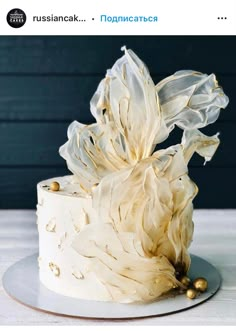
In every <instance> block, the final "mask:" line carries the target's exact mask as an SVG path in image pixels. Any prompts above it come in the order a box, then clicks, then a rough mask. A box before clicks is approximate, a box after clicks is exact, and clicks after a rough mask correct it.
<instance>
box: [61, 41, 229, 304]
mask: <svg viewBox="0 0 236 331" xmlns="http://www.w3.org/2000/svg"><path fill="white" fill-rule="evenodd" d="M123 50H124V52H125V54H124V56H122V57H121V58H120V59H118V61H117V62H116V63H115V64H114V66H113V67H112V68H111V69H110V70H108V71H107V74H106V77H105V78H104V79H103V80H102V81H101V83H100V84H99V86H98V89H97V91H96V92H95V94H94V96H93V98H92V99H91V104H90V106H91V113H92V114H93V116H94V117H95V119H96V123H94V124H91V125H83V124H81V123H78V122H73V123H72V124H71V125H70V127H69V129H68V141H67V142H66V144H65V145H63V146H62V147H61V148H60V155H61V156H62V157H63V158H64V159H65V160H66V162H67V165H68V168H69V169H70V171H71V172H72V173H73V174H74V181H75V182H77V183H78V184H79V185H80V190H81V194H85V196H86V195H91V197H92V201H93V208H94V209H95V211H96V213H97V215H98V217H97V222H95V223H93V224H88V225H86V226H85V227H84V228H83V229H82V230H81V231H80V232H79V233H78V234H77V235H76V236H75V239H74V241H73V244H72V246H73V248H74V249H75V250H76V251H77V252H78V254H80V255H82V256H84V257H87V258H88V259H90V268H89V271H90V272H93V273H94V274H96V276H97V278H98V279H99V281H100V282H101V283H102V284H104V285H105V286H106V288H107V291H108V292H109V294H110V295H111V297H112V298H113V299H114V300H115V301H119V302H133V301H148V300H154V299H156V298H158V297H159V296H160V295H162V294H163V293H166V292H168V291H169V290H170V289H172V288H173V287H177V286H182V285H181V283H180V282H179V280H178V275H179V274H181V273H182V274H184V273H186V272H187V271H188V268H189V266H190V256H189V253H188V247H189V245H190V243H191V240H192V235H193V221H192V213H193V204H192V200H193V199H194V197H195V196H196V194H197V191H198V189H197V186H196V185H195V184H194V183H193V181H192V180H191V179H190V178H189V176H188V162H189V160H190V159H191V157H192V155H193V153H195V152H197V153H198V154H199V155H201V156H202V157H203V158H205V161H209V160H210V159H211V158H212V156H213V155H214V153H215V151H216V149H217V147H218V145H219V139H218V135H217V134H216V135H214V136H212V137H208V136H206V135H204V134H202V133H201V132H200V131H199V130H198V129H199V128H203V127H205V126H206V125H208V124H210V123H213V122H215V121H216V120H217V118H218V116H219V113H220V109H221V108H225V107H226V106H227V104H228V98H227V96H226V95H225V94H224V92H223V90H222V88H221V87H219V86H218V83H217V81H216V78H215V75H214V74H211V75H209V76H208V75H206V74H202V73H199V72H195V71H190V70H185V71H179V72H176V73H175V74H174V75H172V76H170V77H167V78H166V79H164V80H163V81H161V82H160V83H158V84H157V85H156V86H155V84H154V82H153V81H152V78H151V76H150V74H149V71H148V69H147V67H146V66H145V65H144V63H143V62H142V61H141V60H140V59H139V58H138V57H137V56H136V55H135V54H134V52H133V51H131V50H127V49H126V48H125V47H123ZM175 126H178V127H179V128H181V129H183V137H182V141H181V142H180V143H179V144H178V145H175V146H170V147H169V148H167V149H158V144H159V143H161V142H163V141H164V140H165V139H167V138H168V135H169V133H170V132H171V131H172V130H173V129H174V127H175ZM154 150H156V151H155V152H154Z"/></svg>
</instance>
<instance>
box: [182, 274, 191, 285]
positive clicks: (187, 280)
mask: <svg viewBox="0 0 236 331" xmlns="http://www.w3.org/2000/svg"><path fill="white" fill-rule="evenodd" d="M180 282H181V283H182V284H183V285H184V286H186V287H188V286H189V285H190V283H191V280H190V278H189V277H188V276H186V275H185V276H182V277H181V278H180Z"/></svg>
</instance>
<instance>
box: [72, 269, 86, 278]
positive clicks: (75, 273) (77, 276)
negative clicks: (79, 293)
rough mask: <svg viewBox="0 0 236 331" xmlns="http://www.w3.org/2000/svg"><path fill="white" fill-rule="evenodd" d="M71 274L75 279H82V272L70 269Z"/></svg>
mask: <svg viewBox="0 0 236 331" xmlns="http://www.w3.org/2000/svg"><path fill="white" fill-rule="evenodd" d="M72 275H73V276H74V277H75V278H76V279H84V275H83V274H82V272H80V271H79V270H75V269H74V270H73V271H72Z"/></svg>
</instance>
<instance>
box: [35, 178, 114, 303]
mask: <svg viewBox="0 0 236 331" xmlns="http://www.w3.org/2000/svg"><path fill="white" fill-rule="evenodd" d="M71 179H72V176H65V177H59V178H52V179H48V180H45V181H42V182H40V183H39V184H38V185H37V193H38V205H37V217H38V218H37V224H38V231H39V257H38V262H39V275H40V281H41V282H42V283H43V285H45V286H46V287H47V288H48V289H50V290H52V291H55V292H57V293H60V294H62V295H66V296H71V297H77V298H82V299H89V300H99V301H110V300H112V297H111V295H110V294H109V292H108V291H107V289H106V287H105V286H104V285H103V284H102V283H101V282H100V281H99V280H98V279H97V277H96V275H95V274H94V273H92V272H89V270H88V259H86V258H85V257H83V256H81V255H80V254H78V253H77V252H76V251H75V250H74V249H73V248H72V246H71V244H72V242H73V239H74V237H75V236H76V234H78V232H79V231H80V230H81V229H82V228H83V227H84V226H85V225H86V224H89V223H91V222H96V214H95V212H94V210H93V208H92V200H91V198H90V197H89V196H88V197H81V196H80V195H79V193H78V192H77V191H76V188H78V186H77V185H74V184H72V183H71V182H72V181H71ZM53 181H56V182H58V183H59V184H60V190H59V191H52V190H50V184H51V183H52V182H53Z"/></svg>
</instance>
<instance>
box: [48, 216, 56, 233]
mask: <svg viewBox="0 0 236 331" xmlns="http://www.w3.org/2000/svg"><path fill="white" fill-rule="evenodd" d="M46 231H48V232H56V219H55V217H54V218H52V219H51V220H50V221H49V222H48V223H47V224H46Z"/></svg>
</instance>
